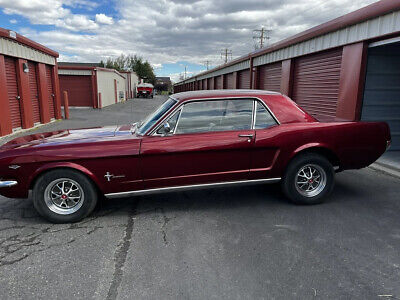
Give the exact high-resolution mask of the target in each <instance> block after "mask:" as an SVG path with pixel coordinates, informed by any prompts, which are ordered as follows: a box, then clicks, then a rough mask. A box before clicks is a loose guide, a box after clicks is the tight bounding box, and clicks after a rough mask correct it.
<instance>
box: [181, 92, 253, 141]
mask: <svg viewBox="0 0 400 300" xmlns="http://www.w3.org/2000/svg"><path fill="white" fill-rule="evenodd" d="M252 110H253V100H246V99H244V100H242V99H240V100H210V101H199V102H191V103H188V104H185V106H184V107H183V110H182V113H181V116H180V118H179V123H178V127H177V128H176V133H177V134H179V133H195V132H209V131H228V130H246V129H251V121H252Z"/></svg>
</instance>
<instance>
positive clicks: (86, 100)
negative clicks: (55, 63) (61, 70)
mask: <svg viewBox="0 0 400 300" xmlns="http://www.w3.org/2000/svg"><path fill="white" fill-rule="evenodd" d="M59 78H60V89H61V91H62V92H63V91H67V93H68V102H69V105H70V106H80V107H93V100H92V81H91V76H83V75H59Z"/></svg>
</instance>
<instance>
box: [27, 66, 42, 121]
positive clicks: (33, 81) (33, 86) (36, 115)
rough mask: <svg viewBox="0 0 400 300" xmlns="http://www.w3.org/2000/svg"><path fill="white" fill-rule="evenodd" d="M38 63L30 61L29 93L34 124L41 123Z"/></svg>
mask: <svg viewBox="0 0 400 300" xmlns="http://www.w3.org/2000/svg"><path fill="white" fill-rule="evenodd" d="M36 66H37V65H36V63H34V62H31V61H29V62H28V67H29V73H28V77H29V91H30V95H31V102H32V113H33V122H34V123H40V104H39V91H38V83H37V72H36Z"/></svg>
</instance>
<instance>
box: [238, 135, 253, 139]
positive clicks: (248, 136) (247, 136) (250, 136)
mask: <svg viewBox="0 0 400 300" xmlns="http://www.w3.org/2000/svg"><path fill="white" fill-rule="evenodd" d="M239 137H246V138H249V139H252V138H253V135H252V134H239Z"/></svg>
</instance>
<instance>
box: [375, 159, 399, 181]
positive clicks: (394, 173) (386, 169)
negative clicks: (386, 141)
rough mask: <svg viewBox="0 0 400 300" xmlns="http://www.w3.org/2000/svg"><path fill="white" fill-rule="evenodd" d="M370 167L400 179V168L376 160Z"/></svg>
mask: <svg viewBox="0 0 400 300" xmlns="http://www.w3.org/2000/svg"><path fill="white" fill-rule="evenodd" d="M368 168H370V169H373V170H375V171H378V172H381V173H385V174H386V175H389V176H392V177H396V178H398V179H400V170H399V169H394V168H391V167H389V166H388V165H386V164H382V163H377V162H375V163H373V164H372V165H370V166H369V167H368Z"/></svg>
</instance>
